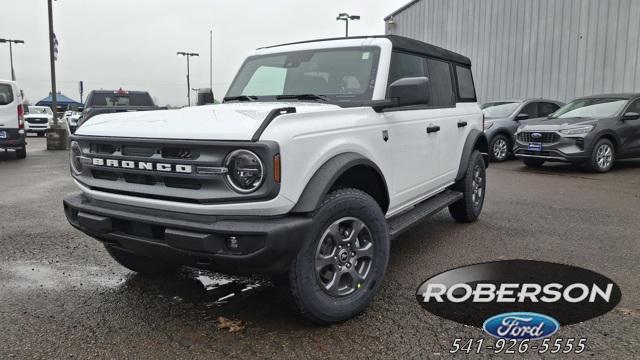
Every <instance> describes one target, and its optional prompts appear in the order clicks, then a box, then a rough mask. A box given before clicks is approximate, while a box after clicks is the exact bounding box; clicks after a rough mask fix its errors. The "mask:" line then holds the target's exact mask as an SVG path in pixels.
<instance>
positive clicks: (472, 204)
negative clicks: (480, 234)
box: [449, 150, 487, 222]
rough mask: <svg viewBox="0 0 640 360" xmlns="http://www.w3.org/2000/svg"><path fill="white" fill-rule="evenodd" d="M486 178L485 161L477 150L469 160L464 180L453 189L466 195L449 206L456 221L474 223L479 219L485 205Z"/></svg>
mask: <svg viewBox="0 0 640 360" xmlns="http://www.w3.org/2000/svg"><path fill="white" fill-rule="evenodd" d="M486 178H487V177H486V171H485V163H484V159H482V155H481V154H480V152H479V151H478V150H475V151H474V152H473V154H471V159H469V164H468V166H467V172H466V174H465V176H464V178H462V180H460V181H458V182H457V183H456V184H455V185H454V186H453V187H452V189H453V190H457V191H460V192H462V193H463V195H464V196H463V197H462V199H460V200H458V201H456V202H455V203H453V204H451V205H449V213H451V216H452V217H453V218H454V219H456V221H458V222H473V221H476V220H477V219H478V217H479V216H480V213H481V212H482V206H483V205H484V195H485V188H486V183H487V182H486Z"/></svg>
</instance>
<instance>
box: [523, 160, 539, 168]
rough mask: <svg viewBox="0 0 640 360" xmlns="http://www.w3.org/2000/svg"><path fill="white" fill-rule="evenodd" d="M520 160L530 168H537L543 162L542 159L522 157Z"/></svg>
mask: <svg viewBox="0 0 640 360" xmlns="http://www.w3.org/2000/svg"><path fill="white" fill-rule="evenodd" d="M522 162H523V163H524V164H525V165H526V166H527V167H530V168H538V167H540V166H542V164H544V160H542V159H522Z"/></svg>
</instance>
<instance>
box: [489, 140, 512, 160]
mask: <svg viewBox="0 0 640 360" xmlns="http://www.w3.org/2000/svg"><path fill="white" fill-rule="evenodd" d="M489 149H490V151H489V158H490V159H491V161H495V162H502V161H505V160H507V158H508V157H509V153H510V149H511V141H509V138H507V137H506V136H505V135H502V134H498V135H496V136H494V137H493V139H492V140H491V144H489Z"/></svg>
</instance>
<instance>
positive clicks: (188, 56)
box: [178, 51, 200, 106]
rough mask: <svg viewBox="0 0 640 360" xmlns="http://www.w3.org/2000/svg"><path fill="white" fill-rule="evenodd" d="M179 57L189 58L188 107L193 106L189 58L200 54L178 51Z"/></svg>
mask: <svg viewBox="0 0 640 360" xmlns="http://www.w3.org/2000/svg"><path fill="white" fill-rule="evenodd" d="M178 56H185V57H186V58H187V106H191V83H190V82H189V58H190V57H192V56H200V54H197V53H189V52H184V51H178Z"/></svg>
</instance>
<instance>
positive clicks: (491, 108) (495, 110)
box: [480, 101, 520, 118]
mask: <svg viewBox="0 0 640 360" xmlns="http://www.w3.org/2000/svg"><path fill="white" fill-rule="evenodd" d="M518 105H520V103H519V102H511V101H500V102H490V103H486V104H482V105H481V106H480V109H482V112H483V113H484V116H485V117H486V118H503V117H507V116H509V115H511V114H512V113H513V112H514V111H515V110H516V109H517V108H518Z"/></svg>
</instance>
